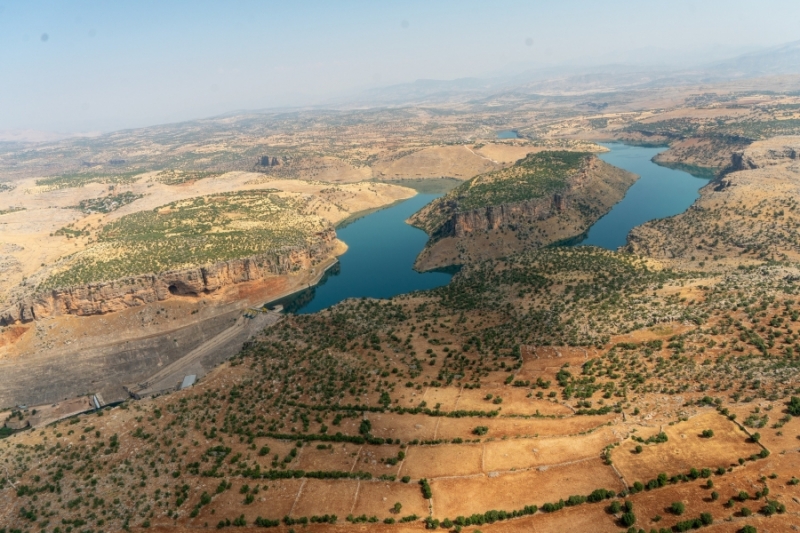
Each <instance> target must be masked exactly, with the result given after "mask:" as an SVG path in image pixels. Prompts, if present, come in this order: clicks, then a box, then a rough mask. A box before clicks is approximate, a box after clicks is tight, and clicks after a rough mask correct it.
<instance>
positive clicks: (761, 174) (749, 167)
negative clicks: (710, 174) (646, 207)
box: [626, 136, 800, 269]
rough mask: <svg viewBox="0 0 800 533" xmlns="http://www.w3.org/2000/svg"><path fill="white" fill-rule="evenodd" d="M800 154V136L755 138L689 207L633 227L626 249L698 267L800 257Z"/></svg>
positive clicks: (702, 190)
mask: <svg viewBox="0 0 800 533" xmlns="http://www.w3.org/2000/svg"><path fill="white" fill-rule="evenodd" d="M799 154H800V136H794V137H790V136H787V137H775V138H773V139H768V140H766V141H757V142H755V143H753V144H752V145H751V146H749V147H748V148H746V149H745V150H742V151H738V152H736V153H734V154H733V155H732V157H731V163H730V165H729V167H728V168H727V169H726V170H725V172H724V173H723V174H722V175H721V176H720V177H719V178H717V179H716V180H714V181H712V182H710V183H709V184H708V185H706V186H705V187H703V188H702V189H700V197H699V198H698V199H697V200H696V201H695V203H694V204H693V205H692V206H691V207H690V208H689V209H687V210H686V211H685V212H684V213H681V214H679V215H675V216H673V217H668V218H663V219H658V220H651V221H649V222H647V223H645V224H642V225H641V226H637V227H636V228H633V230H632V231H631V232H630V234H629V235H628V243H627V245H626V249H627V250H628V251H629V252H632V253H636V254H639V255H646V256H649V257H654V258H658V259H669V260H675V262H676V264H677V265H689V266H690V268H694V269H703V268H705V269H717V268H725V267H728V266H730V265H737V266H738V265H741V264H748V263H751V264H758V263H759V262H761V261H766V260H778V259H782V260H790V261H797V260H798V258H800V239H798V233H797V223H796V222H795V217H796V214H797V211H798V206H797V204H796V198H797V197H798V194H800V185H798V184H800V157H799Z"/></svg>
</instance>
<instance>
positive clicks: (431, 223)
mask: <svg viewBox="0 0 800 533" xmlns="http://www.w3.org/2000/svg"><path fill="white" fill-rule="evenodd" d="M636 178H637V176H636V175H634V174H631V173H630V172H627V171H624V170H622V169H619V168H616V167H613V166H612V165H609V164H607V163H605V162H603V161H601V160H600V159H599V158H597V157H596V156H592V155H587V156H585V158H584V159H583V161H582V162H581V164H580V166H579V168H576V169H574V171H573V172H572V173H571V174H569V175H567V176H566V178H565V179H564V180H563V182H562V184H561V186H560V187H558V188H552V189H550V192H549V193H548V194H546V195H541V196H538V197H536V198H529V199H526V200H518V201H509V202H496V203H493V204H492V205H487V206H482V207H479V208H475V209H463V204H462V205H460V203H459V198H462V197H460V196H458V195H457V194H453V195H450V196H449V197H448V196H445V197H443V198H441V199H439V201H434V202H431V203H430V204H428V205H427V206H426V207H424V208H423V209H421V210H420V211H419V212H417V213H415V214H414V215H413V216H412V217H411V218H410V219H409V222H410V223H411V224H413V225H415V226H417V227H419V228H422V229H424V230H425V231H426V232H427V233H428V235H430V237H431V238H430V240H429V241H428V243H427V245H426V246H425V249H424V250H423V251H422V252H421V253H420V255H419V256H418V257H417V260H416V262H415V263H414V268H415V269H417V270H420V271H426V270H431V269H435V268H442V267H447V266H450V265H466V264H470V263H475V262H478V261H482V260H485V259H489V258H497V257H508V256H510V255H513V254H515V253H518V252H520V251H521V250H530V249H534V248H540V247H542V246H548V245H550V244H553V243H556V242H560V241H565V240H568V239H572V238H575V236H577V235H580V234H582V233H583V232H585V231H586V230H587V229H588V228H589V227H590V226H591V225H592V224H593V223H594V222H596V221H597V220H598V219H599V218H600V217H602V216H603V215H604V214H605V213H607V212H608V211H609V210H610V209H611V207H612V206H613V205H614V204H616V203H617V202H619V201H620V200H621V199H622V197H623V196H625V191H627V190H628V187H630V186H631V185H633V183H634V182H635V181H636Z"/></svg>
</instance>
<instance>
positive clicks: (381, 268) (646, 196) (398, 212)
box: [273, 143, 708, 314]
mask: <svg viewBox="0 0 800 533" xmlns="http://www.w3.org/2000/svg"><path fill="white" fill-rule="evenodd" d="M604 146H606V147H607V148H608V149H609V150H610V151H609V152H606V153H603V154H600V156H599V157H600V158H601V159H602V160H603V161H605V162H607V163H609V164H611V165H614V166H617V167H620V168H623V169H625V170H628V171H630V172H633V173H634V174H638V175H639V176H640V178H639V179H638V180H637V181H636V183H634V184H633V185H632V186H631V187H630V189H628V192H627V194H626V195H625V197H624V198H623V199H622V200H621V201H620V202H619V203H617V204H616V205H615V206H614V207H613V208H612V209H611V211H609V212H608V213H607V214H606V215H605V216H604V217H602V218H601V219H600V220H598V221H597V222H596V223H595V224H594V225H593V226H592V227H591V228H589V230H588V232H587V233H586V234H585V235H583V236H581V237H578V238H576V239H574V240H573V242H571V243H570V244H571V245H587V246H588V245H591V246H599V247H602V248H608V249H616V248H618V247H620V246H622V245H624V244H625V239H626V236H627V235H628V233H629V232H630V230H631V229H633V228H634V227H635V226H638V225H640V224H643V223H644V222H647V221H648V220H653V219H656V218H663V217H668V216H672V215H676V214H678V213H682V212H683V211H685V210H686V209H687V208H688V207H689V206H690V205H692V203H693V202H694V201H695V199H697V197H698V196H699V192H698V191H699V189H700V188H701V187H702V186H703V185H705V184H706V183H708V180H706V179H703V178H698V177H695V176H692V175H691V174H688V173H687V172H684V171H681V170H674V169H670V168H667V167H662V166H659V165H656V164H655V163H653V162H652V158H653V157H654V156H655V155H656V154H657V153H659V152H661V151H663V150H665V148H663V147H662V148H650V147H641V146H629V145H625V144H618V143H609V144H605V145H604ZM439 196H441V194H430V193H420V194H417V195H416V196H414V197H413V198H410V199H408V200H405V201H403V202H401V203H399V204H395V205H393V206H391V207H388V208H386V209H382V210H379V211H376V212H374V213H370V214H368V215H366V216H364V217H362V218H360V219H358V220H355V221H353V222H351V223H349V224H348V225H346V226H344V227H341V228H338V229H337V234H338V236H339V238H340V239H341V240H343V241H344V242H346V243H347V246H348V250H347V252H346V253H345V254H344V255H342V256H341V257H340V258H339V263H338V264H336V265H335V266H334V267H332V268H331V269H330V270H329V271H328V273H327V274H326V276H325V277H324V278H323V280H322V281H321V282H320V283H319V284H318V285H316V286H315V287H310V288H308V289H306V290H305V291H302V292H300V293H297V294H294V295H292V296H290V297H287V298H284V299H283V300H280V301H278V302H273V304H277V303H280V304H281V305H283V306H284V308H285V309H286V311H289V312H295V313H301V314H304V313H315V312H317V311H320V310H322V309H325V308H327V307H330V306H332V305H334V304H336V303H338V302H341V301H342V300H344V299H346V298H358V297H371V298H390V297H392V296H395V295H397V294H403V293H407V292H412V291H416V290H424V289H431V288H434V287H439V286H441V285H445V284H447V283H448V282H449V281H450V278H451V277H452V272H425V273H420V272H416V271H415V270H414V269H413V265H414V259H415V258H416V257H417V254H419V252H420V251H421V250H422V248H423V247H424V246H425V242H426V241H427V239H428V237H427V235H426V234H425V233H424V232H423V231H421V230H419V229H417V228H414V227H412V226H409V225H408V224H406V222H405V221H406V219H407V218H408V217H409V216H411V214H413V213H415V212H416V211H418V210H420V209H421V208H422V207H423V206H425V205H426V204H428V203H430V202H431V201H433V200H434V199H435V198H437V197H439Z"/></svg>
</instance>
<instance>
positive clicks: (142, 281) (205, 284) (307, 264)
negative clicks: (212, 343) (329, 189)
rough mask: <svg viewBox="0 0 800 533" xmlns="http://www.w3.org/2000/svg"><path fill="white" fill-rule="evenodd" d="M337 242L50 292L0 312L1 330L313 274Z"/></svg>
mask: <svg viewBox="0 0 800 533" xmlns="http://www.w3.org/2000/svg"><path fill="white" fill-rule="evenodd" d="M336 242H337V241H336V230H335V229H334V228H333V227H332V226H331V227H330V228H328V229H327V230H325V231H323V232H321V233H319V234H317V235H315V236H314V238H313V240H312V241H311V243H310V244H308V245H306V246H298V247H287V248H282V249H279V250H274V251H270V252H268V253H265V254H261V255H256V256H253V257H246V258H242V259H233V260H230V261H222V262H219V263H215V264H212V265H207V266H202V267H196V268H189V269H183V270H170V271H165V272H160V273H151V274H143V275H140V276H133V277H129V278H124V279H119V280H114V281H108V282H102V283H90V284H87V285H82V286H76V287H65V288H57V289H53V290H48V291H46V292H40V293H36V294H33V295H31V296H29V297H26V298H24V299H22V300H20V301H17V302H16V303H14V304H13V305H11V306H10V307H8V308H7V309H4V310H2V311H0V325H8V324H13V323H16V322H30V321H32V320H38V319H41V318H45V317H50V316H59V315H78V316H88V315H96V314H103V313H109V312H113V311H120V310H122V309H125V308H128V307H136V306H140V305H145V304H148V303H152V302H157V301H162V300H166V299H168V298H170V297H172V296H173V295H200V294H209V293H212V292H214V291H216V290H219V289H220V288H222V287H225V286H227V285H232V284H236V283H242V282H246V281H254V280H258V279H263V278H266V277H269V276H276V275H285V274H289V273H292V272H297V271H300V270H307V269H310V268H311V267H312V266H313V265H315V264H317V263H319V262H321V261H323V260H325V259H327V258H329V257H330V256H331V255H332V254H333V252H334V249H335V248H336Z"/></svg>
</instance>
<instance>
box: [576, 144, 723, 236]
mask: <svg viewBox="0 0 800 533" xmlns="http://www.w3.org/2000/svg"><path fill="white" fill-rule="evenodd" d="M603 146H605V147H607V148H609V149H610V150H611V151H610V152H606V153H604V154H600V155H599V157H600V159H602V160H603V161H605V162H606V163H609V164H611V165H614V166H615V167H619V168H623V169H625V170H627V171H629V172H633V173H634V174H638V175H639V176H641V177H640V178H639V179H638V180H636V183H634V184H633V185H631V187H630V189H628V192H627V193H626V194H625V197H624V198H623V199H622V200H621V201H620V202H619V203H617V205H615V206H614V207H613V208H611V211H609V212H608V213H607V214H606V215H605V216H603V217H602V218H601V219H600V220H598V221H597V222H595V223H594V225H593V226H592V227H590V228H589V230H588V231H587V232H586V234H584V235H583V236H580V237H576V238H573V239H570V242H566V243H561V244H562V245H568V246H572V245H576V244H580V245H593V246H599V247H601V248H608V249H610V250H616V249H617V248H619V247H620V246H623V245H625V243H626V242H627V238H628V233H630V231H631V230H632V229H633V228H635V227H636V226H640V225H642V224H644V223H645V222H647V221H649V220H654V219H657V218H664V217H669V216H673V215H677V214H679V213H683V212H684V211H686V210H687V209H688V208H689V206H691V205H692V204H693V203H694V201H695V200H696V199H697V198H698V197H699V196H700V188H701V187H703V186H704V185H705V184H707V183H708V180H707V179H704V178H698V177H695V176H693V175H691V174H689V173H688V172H684V171H683V170H678V169H674V168H667V167H663V166H660V165H657V164H655V163H653V161H652V159H653V157H655V155H656V154H658V153H659V152H663V151H664V150H666V148H665V147H661V148H653V147H643V146H629V145H627V144H619V143H609V144H604V145H603Z"/></svg>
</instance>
